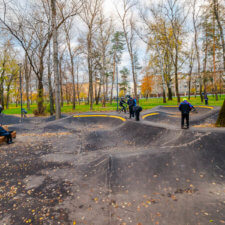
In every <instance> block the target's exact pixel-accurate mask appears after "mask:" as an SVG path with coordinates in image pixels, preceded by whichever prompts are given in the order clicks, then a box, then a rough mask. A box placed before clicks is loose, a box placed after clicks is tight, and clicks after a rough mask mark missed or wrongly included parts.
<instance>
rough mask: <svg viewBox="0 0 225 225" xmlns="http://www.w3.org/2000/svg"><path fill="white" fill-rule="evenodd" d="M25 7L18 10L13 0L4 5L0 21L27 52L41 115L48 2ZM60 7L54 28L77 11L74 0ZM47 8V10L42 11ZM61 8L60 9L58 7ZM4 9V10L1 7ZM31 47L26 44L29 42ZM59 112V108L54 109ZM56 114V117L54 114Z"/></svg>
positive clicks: (48, 37)
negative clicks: (3, 13)
mask: <svg viewBox="0 0 225 225" xmlns="http://www.w3.org/2000/svg"><path fill="white" fill-rule="evenodd" d="M30 4H31V5H30V7H27V11H26V10H24V9H21V6H18V5H17V4H16V3H15V2H13V1H11V4H10V5H8V8H7V9H8V11H10V12H8V11H7V13H5V16H4V17H3V18H2V17H1V18H0V22H1V23H2V24H3V25H4V27H5V28H6V29H7V30H8V31H9V32H10V34H11V35H12V36H14V37H15V39H16V40H17V41H18V42H19V43H20V44H21V46H22V48H23V49H24V51H25V54H26V55H27V58H28V61H29V63H30V65H31V67H32V70H33V71H34V73H35V75H36V77H37V80H38V113H39V114H42V113H43V111H44V107H43V102H44V99H43V74H44V56H45V53H46V49H47V47H48V45H49V42H50V40H51V38H52V35H53V30H52V29H51V31H50V32H49V23H48V19H49V18H48V16H47V15H48V14H49V9H48V7H49V4H47V2H46V1H45V0H39V1H37V2H35V7H32V3H30ZM60 7H61V8H63V9H64V14H63V15H64V16H63V18H60V19H59V20H58V22H57V24H55V31H56V30H57V29H59V27H60V26H61V25H62V24H63V23H64V22H65V21H66V20H67V19H68V18H70V17H72V16H74V15H76V14H77V10H78V4H77V1H72V2H69V3H68V2H67V4H65V3H64V4H60ZM46 9H48V10H46ZM60 10H62V9H60ZM5 12H6V10H5ZM30 39H31V40H32V41H31V46H29V41H28V40H30ZM57 110H58V111H59V109H57ZM58 114H59V113H57V117H58Z"/></svg>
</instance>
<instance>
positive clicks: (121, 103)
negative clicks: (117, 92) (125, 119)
mask: <svg viewBox="0 0 225 225" xmlns="http://www.w3.org/2000/svg"><path fill="white" fill-rule="evenodd" d="M124 104H126V102H125V101H124V100H123V98H121V99H120V107H122V108H123V111H124V113H126V107H125V106H124Z"/></svg>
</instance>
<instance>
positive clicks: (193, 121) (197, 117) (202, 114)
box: [145, 106, 219, 126]
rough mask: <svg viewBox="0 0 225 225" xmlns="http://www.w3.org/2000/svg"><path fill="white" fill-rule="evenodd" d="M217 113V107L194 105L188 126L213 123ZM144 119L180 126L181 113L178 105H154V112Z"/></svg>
mask: <svg viewBox="0 0 225 225" xmlns="http://www.w3.org/2000/svg"><path fill="white" fill-rule="evenodd" d="M218 113H219V109H218V108H213V109H211V108H204V107H196V111H193V112H192V111H191V113H190V126H192V125H200V124H204V123H212V124H213V123H215V122H216V119H217V116H218ZM145 120H146V121H150V122H153V123H156V124H168V125H173V126H180V123H181V113H180V111H179V109H178V107H163V106H159V107H156V109H155V110H154V114H150V115H149V116H147V117H145Z"/></svg>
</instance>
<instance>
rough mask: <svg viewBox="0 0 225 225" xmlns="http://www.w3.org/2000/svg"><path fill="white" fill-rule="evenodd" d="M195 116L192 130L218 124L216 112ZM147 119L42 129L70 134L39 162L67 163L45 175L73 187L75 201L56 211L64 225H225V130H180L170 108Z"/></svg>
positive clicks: (88, 118) (76, 120) (92, 119)
mask: <svg viewBox="0 0 225 225" xmlns="http://www.w3.org/2000/svg"><path fill="white" fill-rule="evenodd" d="M198 112H199V114H198V115H193V116H192V122H193V123H192V125H193V124H200V123H203V122H205V121H207V119H209V118H210V120H213V119H215V114H216V113H218V110H217V109H210V108H208V109H206V108H199V109H198ZM142 116H143V119H142V120H141V121H140V122H136V121H134V120H133V119H131V120H129V119H128V118H126V116H121V115H116V114H104V115H101V114H86V115H76V116H70V117H66V118H63V119H61V120H59V121H49V122H45V123H41V124H40V125H39V126H38V130H39V132H40V133H46V132H47V133H51V132H62V131H64V132H70V134H68V135H67V137H65V138H62V137H58V138H57V139H55V142H54V145H53V146H54V148H53V150H52V151H50V152H48V153H46V154H43V155H41V156H40V160H41V161H43V162H45V163H46V162H48V163H49V162H50V163H59V164H60V165H64V164H68V165H69V166H66V167H59V168H58V169H57V170H56V171H50V172H49V171H48V172H47V171H46V173H44V172H43V171H42V175H41V176H44V175H43V174H45V176H50V177H51V179H53V180H54V179H55V180H57V179H63V180H67V181H69V182H70V183H71V187H70V192H71V193H72V195H71V196H67V197H66V198H65V199H63V202H62V204H61V205H60V206H58V205H56V206H55V207H59V208H60V207H61V208H63V209H64V210H65V211H66V213H67V218H66V219H65V220H64V221H63V219H62V221H61V222H62V224H73V223H74V224H88V225H91V224H93V225H107V224H110V225H127V224H132V225H133V224H134V225H151V224H160V225H207V224H223V223H225V130H224V129H211V128H205V129H198V128H191V129H190V130H182V129H180V126H179V125H180V118H179V114H177V111H176V109H175V108H173V107H171V108H162V107H158V108H156V109H154V110H151V111H149V112H145V113H143V114H142ZM165 121H166V122H165ZM170 123H171V124H170ZM30 126H31V125H30ZM20 130H21V132H24V133H26V132H27V130H24V131H23V130H22V128H21V127H20ZM60 143H63V144H60ZM46 174H47V175H46ZM36 176H37V174H36ZM39 176H40V174H39ZM35 179H37V178H35ZM34 183H35V182H34ZM35 188H37V189H38V188H39V189H40V187H38V186H36V187H35ZM46 224H54V223H51V222H48V223H46Z"/></svg>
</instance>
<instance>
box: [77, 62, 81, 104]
mask: <svg viewBox="0 0 225 225" xmlns="http://www.w3.org/2000/svg"><path fill="white" fill-rule="evenodd" d="M77 98H78V102H79V105H80V88H79V68H78V65H77Z"/></svg>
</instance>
